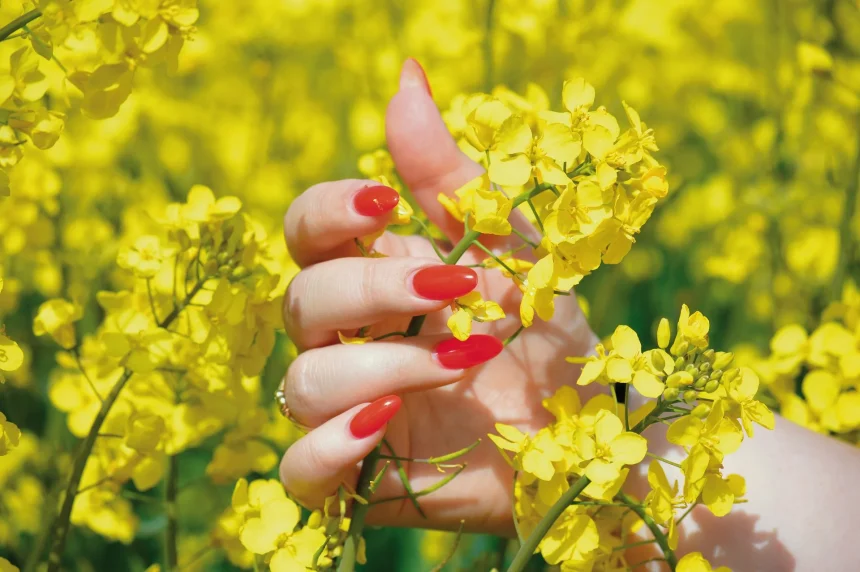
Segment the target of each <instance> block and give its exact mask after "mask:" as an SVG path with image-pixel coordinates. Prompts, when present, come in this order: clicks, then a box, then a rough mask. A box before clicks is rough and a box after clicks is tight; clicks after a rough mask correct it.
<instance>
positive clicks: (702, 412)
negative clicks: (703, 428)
mask: <svg viewBox="0 0 860 572" xmlns="http://www.w3.org/2000/svg"><path fill="white" fill-rule="evenodd" d="M710 412H711V406H710V404H708V403H700V404H698V405H697V406H695V407H694V408H693V410H692V411H690V415H692V416H693V417H698V418H699V419H704V418H705V417H707V416H708V414H709V413H710Z"/></svg>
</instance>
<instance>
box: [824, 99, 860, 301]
mask: <svg viewBox="0 0 860 572" xmlns="http://www.w3.org/2000/svg"><path fill="white" fill-rule="evenodd" d="M857 122H858V123H860V116H858V119H857ZM858 133H860V131H858ZM856 145H857V149H855V151H854V153H855V155H854V165H853V167H852V169H851V180H850V181H848V187H847V188H846V189H845V202H844V203H843V205H842V219H841V220H840V221H839V258H838V262H837V263H836V271H835V272H834V273H833V283H832V285H831V288H830V299H831V300H839V299H840V298H842V287H843V282H845V275H846V274H847V272H848V265H849V264H850V263H851V258H852V257H853V254H854V253H853V250H854V248H853V246H854V241H853V240H851V238H852V237H851V221H852V220H853V219H854V212H855V211H856V210H857V192H858V189H860V136H858V138H857V141H856Z"/></svg>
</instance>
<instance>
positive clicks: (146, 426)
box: [125, 413, 166, 454]
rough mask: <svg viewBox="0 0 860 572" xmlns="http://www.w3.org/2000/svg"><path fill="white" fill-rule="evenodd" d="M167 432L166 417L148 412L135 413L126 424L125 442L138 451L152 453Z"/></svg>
mask: <svg viewBox="0 0 860 572" xmlns="http://www.w3.org/2000/svg"><path fill="white" fill-rule="evenodd" d="M165 433H166V429H165V424H164V419H163V418H162V417H160V416H158V415H153V414H148V413H133V414H132V415H130V416H129V418H128V421H127V425H126V434H125V444H126V446H127V447H129V448H131V449H134V450H135V451H137V452H138V453H143V454H150V453H153V452H155V450H156V449H157V448H158V445H159V443H160V442H161V439H162V438H163V437H164V435H165Z"/></svg>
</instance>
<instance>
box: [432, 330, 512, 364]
mask: <svg viewBox="0 0 860 572" xmlns="http://www.w3.org/2000/svg"><path fill="white" fill-rule="evenodd" d="M504 347H505V346H504V344H502V342H501V340H499V339H498V338H496V337H494V336H486V335H482V334H474V335H472V336H469V339H467V340H466V341H464V342H461V341H460V340H458V339H457V338H451V339H449V340H444V341H441V342H439V343H438V344H436V347H435V348H433V355H435V356H436V359H437V360H438V361H439V363H440V364H442V367H446V368H448V369H467V368H470V367H474V366H476V365H479V364H482V363H484V362H486V361H490V360H491V359H493V358H494V357H496V356H497V355H499V354H500V353H501V352H502V350H503V349H504Z"/></svg>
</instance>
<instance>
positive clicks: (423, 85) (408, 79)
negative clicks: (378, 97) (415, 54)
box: [400, 58, 433, 97]
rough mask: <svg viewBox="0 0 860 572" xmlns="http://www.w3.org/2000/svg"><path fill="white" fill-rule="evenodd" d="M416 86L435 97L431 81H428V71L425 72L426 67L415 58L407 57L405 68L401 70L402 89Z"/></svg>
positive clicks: (404, 63)
mask: <svg viewBox="0 0 860 572" xmlns="http://www.w3.org/2000/svg"><path fill="white" fill-rule="evenodd" d="M416 87H417V88H420V89H423V90H424V91H426V92H427V95H429V96H430V97H433V91H432V90H431V89H430V82H429V81H427V73H425V71H424V68H423V67H421V64H419V63H418V60H416V59H415V58H407V59H406V61H405V62H403V69H402V70H400V89H412V88H416Z"/></svg>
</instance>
